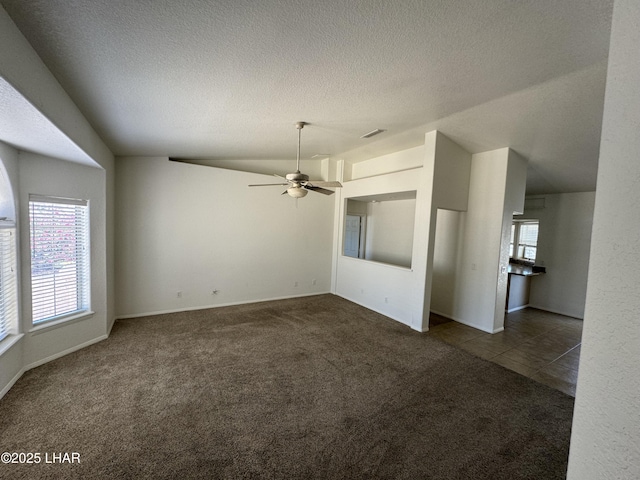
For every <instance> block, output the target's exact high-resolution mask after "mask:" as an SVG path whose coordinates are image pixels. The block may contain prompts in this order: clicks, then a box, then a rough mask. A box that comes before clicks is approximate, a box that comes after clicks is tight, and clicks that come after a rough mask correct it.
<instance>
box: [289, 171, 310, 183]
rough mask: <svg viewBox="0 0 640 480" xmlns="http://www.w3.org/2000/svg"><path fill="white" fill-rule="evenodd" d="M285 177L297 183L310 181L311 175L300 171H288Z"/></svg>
mask: <svg viewBox="0 0 640 480" xmlns="http://www.w3.org/2000/svg"><path fill="white" fill-rule="evenodd" d="M285 178H286V179H287V180H288V181H290V182H292V183H296V184H300V183H302V182H308V181H309V175H305V174H304V173H300V172H299V171H298V172H295V173H287V176H286V177H285Z"/></svg>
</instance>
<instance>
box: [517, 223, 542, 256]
mask: <svg viewBox="0 0 640 480" xmlns="http://www.w3.org/2000/svg"><path fill="white" fill-rule="evenodd" d="M516 239H517V242H516ZM514 246H515V247H516V249H515V252H514ZM537 249H538V220H519V221H515V222H513V224H512V225H511V245H510V254H511V256H512V257H516V258H521V259H524V260H530V261H532V262H533V261H535V259H536V253H537Z"/></svg>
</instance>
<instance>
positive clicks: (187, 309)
mask: <svg viewBox="0 0 640 480" xmlns="http://www.w3.org/2000/svg"><path fill="white" fill-rule="evenodd" d="M327 293H331V292H329V291H326V292H313V293H303V294H302V295H286V296H283V297H271V298H259V299H254V300H241V301H238V302H229V303H215V304H213V305H202V306H198V307H184V308H173V309H170V310H157V311H154V312H143V313H134V314H127V315H118V316H116V320H125V319H127V318H138V317H151V316H153V315H164V314H167V313H180V312H191V311H195V310H208V309H210V308H218V307H233V306H234V305H247V304H250V303H259V302H272V301H275V300H288V299H290V298H303V297H314V296H316V295H326V294H327Z"/></svg>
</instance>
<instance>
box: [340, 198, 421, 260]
mask: <svg viewBox="0 0 640 480" xmlns="http://www.w3.org/2000/svg"><path fill="white" fill-rule="evenodd" d="M344 212H345V215H344V237H343V249H342V254H343V255H344V256H346V257H352V258H357V259H361V260H368V261H371V262H378V263H385V264H388V265H396V266H399V267H403V268H411V256H412V251H413V230H414V224H415V214H416V191H415V190H411V191H407V192H394V193H387V194H379V195H366V196H362V197H351V198H347V199H345V209H344Z"/></svg>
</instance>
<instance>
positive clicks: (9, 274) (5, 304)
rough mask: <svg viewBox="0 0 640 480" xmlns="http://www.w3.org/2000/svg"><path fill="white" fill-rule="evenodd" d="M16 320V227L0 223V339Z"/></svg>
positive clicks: (8, 331)
mask: <svg viewBox="0 0 640 480" xmlns="http://www.w3.org/2000/svg"><path fill="white" fill-rule="evenodd" d="M17 322H18V286H17V275H16V229H15V227H14V226H13V225H11V226H4V225H0V340H2V339H3V338H4V337H6V336H7V335H8V334H9V333H10V330H11V328H15V326H16V324H17Z"/></svg>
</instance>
